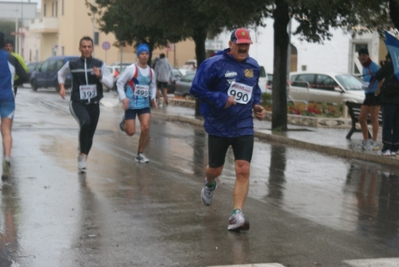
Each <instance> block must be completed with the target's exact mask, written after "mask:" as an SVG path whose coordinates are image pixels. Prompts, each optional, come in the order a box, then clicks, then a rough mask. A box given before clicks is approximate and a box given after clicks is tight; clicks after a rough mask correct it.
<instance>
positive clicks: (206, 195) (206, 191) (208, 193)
mask: <svg viewBox="0 0 399 267" xmlns="http://www.w3.org/2000/svg"><path fill="white" fill-rule="evenodd" d="M216 187H217V182H216V180H215V186H214V187H213V188H209V187H207V186H206V178H205V185H204V187H203V188H202V190H201V198H202V202H204V204H205V205H206V206H210V205H212V202H213V195H214V194H215V189H216Z"/></svg>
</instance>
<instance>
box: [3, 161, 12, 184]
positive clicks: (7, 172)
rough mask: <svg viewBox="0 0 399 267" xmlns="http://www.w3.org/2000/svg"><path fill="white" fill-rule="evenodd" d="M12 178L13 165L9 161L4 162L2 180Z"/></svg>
mask: <svg viewBox="0 0 399 267" xmlns="http://www.w3.org/2000/svg"><path fill="white" fill-rule="evenodd" d="M9 178H11V163H10V161H9V160H3V174H2V175H1V180H2V181H5V180H7V179H9Z"/></svg>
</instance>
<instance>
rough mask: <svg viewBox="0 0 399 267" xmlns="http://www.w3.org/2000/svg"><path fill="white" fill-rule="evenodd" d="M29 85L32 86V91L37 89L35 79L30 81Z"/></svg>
mask: <svg viewBox="0 0 399 267" xmlns="http://www.w3.org/2000/svg"><path fill="white" fill-rule="evenodd" d="M30 86H31V87H32V90H33V91H37V89H38V87H37V84H36V81H35V80H32V81H30Z"/></svg>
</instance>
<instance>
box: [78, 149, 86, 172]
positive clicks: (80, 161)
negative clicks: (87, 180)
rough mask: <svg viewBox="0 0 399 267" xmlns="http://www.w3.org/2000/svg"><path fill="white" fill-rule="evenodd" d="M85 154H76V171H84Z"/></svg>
mask: <svg viewBox="0 0 399 267" xmlns="http://www.w3.org/2000/svg"><path fill="white" fill-rule="evenodd" d="M86 160H87V156H84V155H80V154H79V155H78V172H79V173H86V169H87V162H86Z"/></svg>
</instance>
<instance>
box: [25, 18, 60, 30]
mask: <svg viewBox="0 0 399 267" xmlns="http://www.w3.org/2000/svg"><path fill="white" fill-rule="evenodd" d="M29 30H30V31H31V32H36V33H58V18H54V17H51V18H41V19H32V20H31V21H30V23H29Z"/></svg>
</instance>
